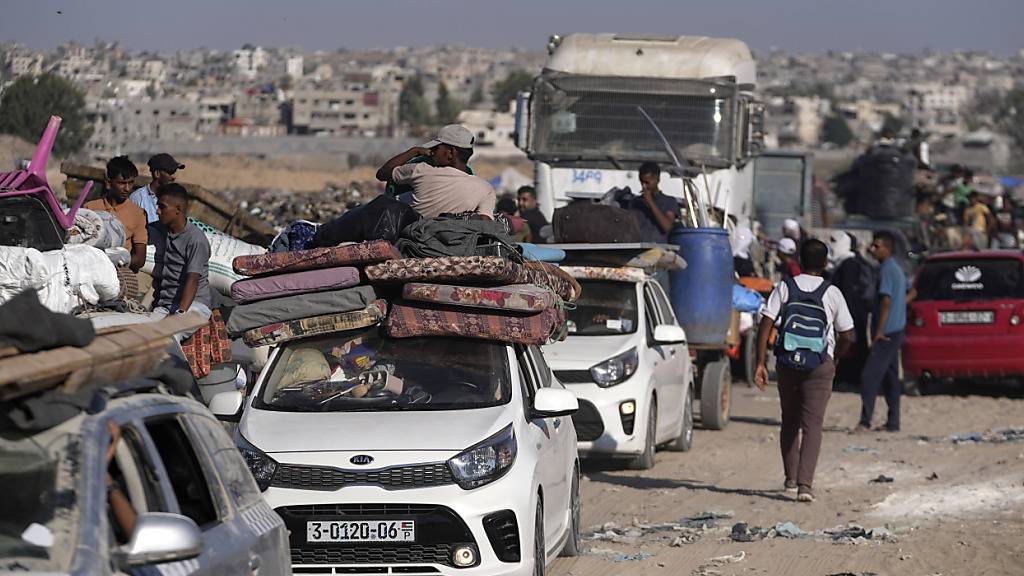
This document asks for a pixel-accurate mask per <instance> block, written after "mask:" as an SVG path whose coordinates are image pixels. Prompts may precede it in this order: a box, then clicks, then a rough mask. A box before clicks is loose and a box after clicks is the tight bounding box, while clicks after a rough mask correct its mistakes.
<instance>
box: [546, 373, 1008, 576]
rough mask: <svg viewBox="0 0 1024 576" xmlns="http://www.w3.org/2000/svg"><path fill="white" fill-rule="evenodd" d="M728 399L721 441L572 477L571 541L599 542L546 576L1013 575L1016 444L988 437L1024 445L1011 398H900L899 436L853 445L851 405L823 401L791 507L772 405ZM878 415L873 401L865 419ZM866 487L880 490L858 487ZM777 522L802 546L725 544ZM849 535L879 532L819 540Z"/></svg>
mask: <svg viewBox="0 0 1024 576" xmlns="http://www.w3.org/2000/svg"><path fill="white" fill-rule="evenodd" d="M739 386H740V387H738V388H735V389H734V390H735V391H736V393H735V394H734V401H735V404H734V407H733V418H734V420H733V422H732V423H731V424H730V425H729V427H728V428H727V429H726V430H724V431H720V432H711V431H703V430H698V431H697V433H696V438H695V441H694V449H693V451H691V452H689V453H685V454H679V453H670V452H659V453H658V459H657V466H656V467H655V468H654V469H653V470H650V471H646V472H642V473H641V472H630V471H623V470H620V469H617V468H615V467H614V466H610V465H607V464H599V463H590V464H587V465H585V467H584V476H585V479H584V481H583V484H582V493H583V526H584V530H585V532H584V535H585V536H584V537H585V538H590V537H591V536H593V535H594V534H595V533H597V532H602V533H604V534H605V537H606V538H608V539H605V540H594V539H587V540H585V542H584V549H585V550H588V553H587V554H585V555H584V556H582V557H579V558H574V559H570V558H562V559H559V560H557V561H556V562H555V563H554V564H553V565H552V566H550V567H549V569H548V573H549V574H555V575H570V574H571V575H576V576H584V575H588V576H590V575H593V576H605V575H608V576H611V575H618V574H631V575H632V574H636V575H656V574H657V575H669V574H671V575H691V576H713V575H718V576H730V575H736V576H739V575H755V574H771V575H775V574H790V575H808V576H826V575H835V574H842V575H844V576H845V575H856V576H862V575H865V574H877V575H880V576H881V575H904V574H905V575H915V576H926V575H938V574H941V575H943V576H950V575H960V574H963V575H980V574H986V575H1002V574H1005V575H1024V434H1018V435H1016V436H1013V435H1012V434H1008V435H993V434H991V432H992V431H995V430H997V429H1003V428H1017V430H1018V431H1022V432H1024V430H1022V427H1024V400H1022V399H1021V397H1022V394H1021V393H1020V392H1019V391H1016V392H1011V393H1010V394H1009V397H993V396H985V395H972V396H949V395H936V396H926V397H904V404H903V431H902V432H900V433H896V434H890V433H884V432H872V433H867V434H863V435H851V434H849V433H847V432H846V430H847V429H848V428H849V427H850V426H852V425H853V424H855V423H856V415H857V414H858V412H859V409H860V399H859V397H858V396H857V395H855V394H851V393H835V394H833V396H832V401H831V402H830V405H829V411H828V415H827V417H826V423H825V424H826V430H827V431H826V432H825V438H824V444H823V447H822V455H821V460H820V461H819V465H818V472H817V477H816V480H815V484H816V486H815V488H816V494H817V497H818V500H817V502H814V503H811V504H804V503H797V502H794V501H792V500H791V499H790V497H789V496H788V495H786V494H785V493H783V492H782V491H781V483H782V465H781V460H780V457H779V453H778V417H779V416H778V415H779V403H778V396H777V392H776V391H775V389H774V388H769V389H768V390H767V391H766V392H764V393H758V392H757V391H755V390H753V389H750V388H746V387H745V386H743V385H739ZM884 406H885V405H884V402H882V401H881V400H879V405H878V410H884ZM879 418H884V413H880V414H876V419H879ZM985 432H990V434H988V435H979V436H973V437H970V438H961V439H960V441H957V440H954V439H953V438H952V437H953V436H954V435H968V434H971V433H985ZM997 437H999V438H1002V439H1003V441H1000V442H997V441H994V439H995V438H997ZM1008 437H1009V438H1010V440H1009V441H1007V440H1006V438H1008ZM879 475H884V476H888V477H890V478H892V479H893V480H892V482H890V483H877V482H871V480H872V479H876V478H877V477H878V476H879ZM707 511H714V512H732V517H731V518H725V519H719V520H717V524H718V527H714V528H710V529H707V530H701V529H687V530H680V529H679V528H677V527H661V529H660V530H656V529H651V528H649V526H650V525H652V524H657V523H676V524H678V523H679V521H680V520H681V519H685V518H693V517H696V516H698V515H699V514H700V513H701V512H707ZM787 521H789V522H793V523H794V524H796V525H797V526H798V527H799V528H800V529H801V530H803V531H806V532H810V533H813V534H812V535H809V536H806V537H803V538H795V539H787V538H784V537H780V536H777V535H776V536H774V537H767V538H764V539H760V540H755V541H753V542H735V541H733V540H732V538H731V528H732V527H733V525H734V524H735V523H738V522H745V523H747V524H748V525H749V526H750V527H762V528H765V529H768V528H772V527H774V526H775V525H776V524H778V523H783V522H787ZM609 523H611V524H609ZM705 523H707V522H706V521H705ZM851 523H852V524H856V525H859V526H862V527H864V528H866V529H869V530H870V529H872V528H885V529H886V530H887V531H888V532H889V533H891V535H889V536H887V537H886V538H885V539H879V538H877V536H878V535H885V532H883V531H882V530H876V531H875V533H874V534H875V536H876V538H873V539H871V540H865V541H862V542H861V543H836V542H835V541H834V540H833V537H832V536H830V535H829V534H825V533H823V532H821V531H823V530H826V529H833V528H836V527H848V525H849V524H851ZM602 525H605V526H603V527H602ZM638 525H639V526H640V528H637V526H638ZM692 525H693V523H691V526H692ZM645 526H647V527H648V528H647V529H644V527H645ZM609 530H610V533H609ZM680 536H682V538H680ZM609 539H610V540H611V541H609ZM673 540H675V544H676V546H673V545H672V543H673ZM686 541H692V542H690V543H687V542H686ZM723 557H728V558H723ZM716 558H717V559H718V560H713V559H716Z"/></svg>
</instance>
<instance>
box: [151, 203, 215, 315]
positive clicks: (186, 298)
mask: <svg viewBox="0 0 1024 576" xmlns="http://www.w3.org/2000/svg"><path fill="white" fill-rule="evenodd" d="M157 214H158V215H159V220H158V221H157V222H156V223H154V224H153V225H151V226H150V230H151V233H152V234H153V238H154V242H153V244H154V246H155V247H156V266H155V267H154V269H153V295H154V297H153V312H152V314H150V317H151V318H153V319H154V320H160V319H162V318H164V317H166V316H168V315H170V314H183V313H185V312H196V313H198V314H200V315H201V316H203V317H204V318H209V317H210V314H211V310H210V305H211V302H210V284H209V280H208V276H209V263H210V242H209V241H208V240H207V239H206V234H204V233H203V231H202V230H200V229H199V228H197V227H196V225H195V224H192V223H191V222H189V221H188V192H186V191H185V188H184V187H183V186H182V185H180V184H174V183H171V184H166V185H164V186H163V187H161V188H160V189H159V191H158V192H157Z"/></svg>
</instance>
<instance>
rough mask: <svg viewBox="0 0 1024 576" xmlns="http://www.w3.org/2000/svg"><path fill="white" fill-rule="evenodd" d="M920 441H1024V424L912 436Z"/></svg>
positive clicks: (994, 442) (962, 442) (983, 442)
mask: <svg viewBox="0 0 1024 576" xmlns="http://www.w3.org/2000/svg"><path fill="white" fill-rule="evenodd" d="M911 438H913V439H914V440H917V441H918V443H931V442H952V443H953V444H968V443H972V444H1003V443H1006V442H1024V426H1013V427H1010V428H996V429H994V430H989V431H988V432H967V433H965V434H953V435H951V436H925V435H920V434H919V435H916V436H911Z"/></svg>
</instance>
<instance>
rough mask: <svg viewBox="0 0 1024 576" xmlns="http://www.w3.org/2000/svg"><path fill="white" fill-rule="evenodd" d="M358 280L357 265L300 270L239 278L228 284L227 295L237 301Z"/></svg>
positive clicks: (306, 291) (337, 286) (331, 287)
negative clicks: (228, 292)
mask: <svg viewBox="0 0 1024 576" xmlns="http://www.w3.org/2000/svg"><path fill="white" fill-rule="evenodd" d="M358 284H359V269H358V268H351V267H347V266H343V267H338V268H323V269H320V270H304V271H302V272H291V273H288V274H276V275H274V276H260V277H258V278H248V279H245V280H239V281H237V282H235V283H234V284H232V285H231V298H232V299H233V300H234V301H235V302H238V303H239V304H245V303H246V302H254V301H257V300H267V299H269V298H277V297H280V296H291V295H293V294H309V293H312V292H325V291H327V290H340V289H342V288H349V287H351V286H356V285H358Z"/></svg>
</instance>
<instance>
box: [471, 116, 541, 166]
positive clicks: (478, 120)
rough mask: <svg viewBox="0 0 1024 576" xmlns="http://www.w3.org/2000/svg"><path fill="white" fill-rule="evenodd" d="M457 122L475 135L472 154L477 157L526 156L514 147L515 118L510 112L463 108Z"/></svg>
mask: <svg viewBox="0 0 1024 576" xmlns="http://www.w3.org/2000/svg"><path fill="white" fill-rule="evenodd" d="M458 123H459V124H462V125H463V126H465V127H466V128H468V129H469V131H470V132H472V133H473V134H474V136H476V143H475V144H474V145H473V150H474V153H473V156H474V157H478V158H514V157H524V158H525V157H526V153H525V152H523V151H522V150H520V149H519V148H516V145H515V141H514V140H513V139H512V136H513V134H514V133H515V130H516V118H515V114H514V113H512V112H495V111H493V110H464V111H462V112H461V113H460V114H459V118H458Z"/></svg>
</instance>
